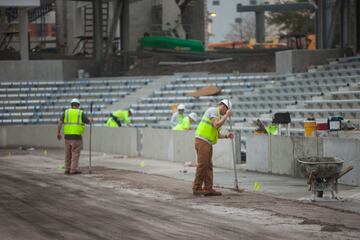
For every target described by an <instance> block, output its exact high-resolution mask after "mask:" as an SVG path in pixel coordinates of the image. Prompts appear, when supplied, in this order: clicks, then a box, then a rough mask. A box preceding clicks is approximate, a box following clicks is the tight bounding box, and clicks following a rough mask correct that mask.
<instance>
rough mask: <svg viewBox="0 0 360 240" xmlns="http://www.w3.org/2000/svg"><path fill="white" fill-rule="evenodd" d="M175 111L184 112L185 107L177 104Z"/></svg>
mask: <svg viewBox="0 0 360 240" xmlns="http://www.w3.org/2000/svg"><path fill="white" fill-rule="evenodd" d="M177 110H185V105H184V104H179V105H178V106H177Z"/></svg>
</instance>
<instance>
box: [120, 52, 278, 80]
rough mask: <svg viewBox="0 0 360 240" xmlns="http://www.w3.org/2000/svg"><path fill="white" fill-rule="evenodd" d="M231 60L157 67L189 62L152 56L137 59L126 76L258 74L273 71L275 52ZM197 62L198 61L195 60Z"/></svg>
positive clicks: (174, 56)
mask: <svg viewBox="0 0 360 240" xmlns="http://www.w3.org/2000/svg"><path fill="white" fill-rule="evenodd" d="M226 57H231V58H233V60H230V61H224V62H213V63H201V64H188V65H159V62H161V61H177V62H181V61H183V62H189V60H188V59H184V57H179V56H177V55H176V54H171V53H166V54H165V53H163V54H158V53H157V54H152V55H151V56H146V57H140V56H139V57H137V59H136V60H135V61H134V64H133V65H131V66H130V70H129V71H128V72H127V73H126V75H127V76H141V75H145V76H149V75H172V74H174V73H176V72H208V73H211V74H219V73H231V72H238V73H258V72H274V71H275V52H260V53H256V52H254V53H245V54H229V55H227V56H226ZM197 61H198V60H197Z"/></svg>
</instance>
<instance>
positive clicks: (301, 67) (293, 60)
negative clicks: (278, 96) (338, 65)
mask: <svg viewBox="0 0 360 240" xmlns="http://www.w3.org/2000/svg"><path fill="white" fill-rule="evenodd" d="M343 54H344V50H343V49H319V50H305V49H302V50H286V51H280V52H277V53H276V72H277V73H280V74H284V73H297V72H306V71H307V67H308V66H310V65H320V64H326V63H327V60H328V59H329V58H339V57H342V56H343Z"/></svg>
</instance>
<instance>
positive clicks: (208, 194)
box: [204, 189, 222, 197]
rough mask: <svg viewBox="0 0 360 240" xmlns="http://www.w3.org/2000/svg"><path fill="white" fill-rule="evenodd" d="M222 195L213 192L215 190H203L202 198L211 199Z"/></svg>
mask: <svg viewBox="0 0 360 240" xmlns="http://www.w3.org/2000/svg"><path fill="white" fill-rule="evenodd" d="M221 195H222V193H221V192H218V191H215V189H210V190H205V191H204V196H205V197H212V196H221Z"/></svg>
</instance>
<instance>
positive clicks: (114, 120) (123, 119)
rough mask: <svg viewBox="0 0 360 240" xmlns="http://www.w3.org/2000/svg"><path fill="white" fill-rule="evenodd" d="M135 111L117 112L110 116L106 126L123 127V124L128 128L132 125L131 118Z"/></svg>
mask: <svg viewBox="0 0 360 240" xmlns="http://www.w3.org/2000/svg"><path fill="white" fill-rule="evenodd" d="M133 112H134V110H133V109H131V108H130V109H129V110H117V111H114V112H112V113H111V114H110V118H109V119H108V120H107V122H106V125H107V126H108V127H121V126H122V125H123V124H125V125H126V126H129V125H130V122H131V116H132V115H133Z"/></svg>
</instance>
